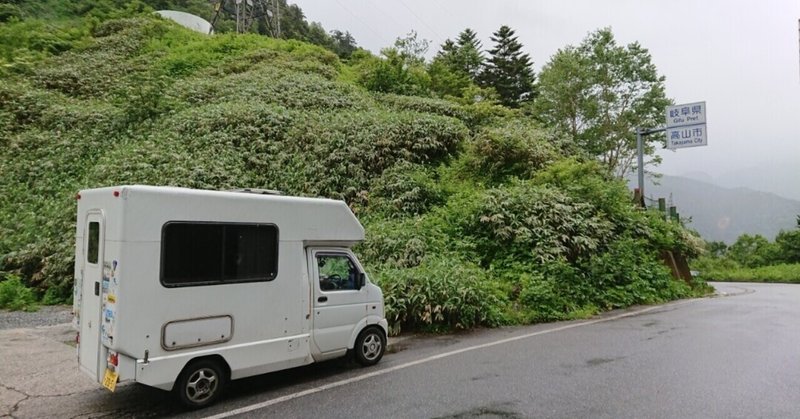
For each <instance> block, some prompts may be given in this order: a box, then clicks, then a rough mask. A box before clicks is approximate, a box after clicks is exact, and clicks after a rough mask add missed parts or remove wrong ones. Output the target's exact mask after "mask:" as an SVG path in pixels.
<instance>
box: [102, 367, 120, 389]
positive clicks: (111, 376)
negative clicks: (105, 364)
mask: <svg viewBox="0 0 800 419" xmlns="http://www.w3.org/2000/svg"><path fill="white" fill-rule="evenodd" d="M118 377H119V373H118V372H116V371H112V370H110V369H108V368H106V373H105V375H103V387H105V388H107V389H109V390H111V391H112V392H113V391H114V390H115V389H116V388H117V378H118Z"/></svg>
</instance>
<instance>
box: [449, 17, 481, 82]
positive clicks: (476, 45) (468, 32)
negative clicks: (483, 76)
mask: <svg viewBox="0 0 800 419" xmlns="http://www.w3.org/2000/svg"><path fill="white" fill-rule="evenodd" d="M482 47H483V45H481V41H479V40H478V34H477V33H475V31H473V30H472V29H470V28H466V29H464V30H463V31H462V32H461V33H460V34H458V40H457V41H456V49H457V55H456V65H457V66H458V69H459V70H461V71H463V72H464V73H466V74H468V75H469V77H470V78H471V79H472V80H473V81H477V80H478V75H479V74H480V71H481V67H482V66H483V61H484V56H483V52H481V48H482ZM443 49H444V47H443Z"/></svg>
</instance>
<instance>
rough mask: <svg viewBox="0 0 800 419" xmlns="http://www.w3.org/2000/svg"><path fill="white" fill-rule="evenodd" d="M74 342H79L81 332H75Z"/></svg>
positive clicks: (77, 343) (78, 343)
mask: <svg viewBox="0 0 800 419" xmlns="http://www.w3.org/2000/svg"><path fill="white" fill-rule="evenodd" d="M75 344H76V345H80V344H81V332H78V333H76V334H75Z"/></svg>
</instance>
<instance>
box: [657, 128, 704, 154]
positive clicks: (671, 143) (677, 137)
mask: <svg viewBox="0 0 800 419" xmlns="http://www.w3.org/2000/svg"><path fill="white" fill-rule="evenodd" d="M666 133H667V148H668V149H670V150H674V149H676V148H686V147H699V146H704V145H708V136H707V135H706V124H697V125H686V126H682V127H670V128H667V130H666Z"/></svg>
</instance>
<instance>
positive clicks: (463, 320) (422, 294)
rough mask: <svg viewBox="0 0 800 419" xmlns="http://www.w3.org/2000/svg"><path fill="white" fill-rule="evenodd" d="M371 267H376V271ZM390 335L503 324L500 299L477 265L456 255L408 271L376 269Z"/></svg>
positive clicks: (498, 292) (495, 286)
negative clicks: (410, 330)
mask: <svg viewBox="0 0 800 419" xmlns="http://www.w3.org/2000/svg"><path fill="white" fill-rule="evenodd" d="M376 269H377V267H376ZM377 271H378V274H377V278H376V279H377V283H378V285H380V286H381V288H382V289H383V294H384V301H385V305H386V318H387V320H388V321H389V325H390V330H391V333H392V334H394V335H396V334H399V333H400V331H401V330H406V329H412V330H413V329H416V330H428V331H435V330H451V329H468V328H471V327H475V326H479V325H483V326H497V325H499V324H502V323H504V322H506V320H507V318H506V317H505V314H504V312H503V307H504V306H505V302H504V296H503V294H502V292H500V290H499V288H498V285H497V284H496V283H494V282H493V281H492V280H491V279H490V278H489V277H488V276H487V274H486V271H484V270H483V269H480V268H479V267H478V266H477V265H474V264H472V263H469V262H466V261H464V260H461V259H459V258H458V257H457V256H456V255H439V256H437V257H434V258H430V259H425V260H424V261H423V263H422V264H420V265H419V266H416V267H414V268H409V269H397V268H390V267H383V268H380V269H377Z"/></svg>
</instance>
